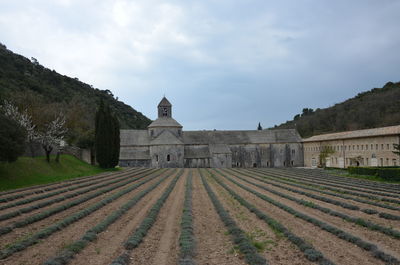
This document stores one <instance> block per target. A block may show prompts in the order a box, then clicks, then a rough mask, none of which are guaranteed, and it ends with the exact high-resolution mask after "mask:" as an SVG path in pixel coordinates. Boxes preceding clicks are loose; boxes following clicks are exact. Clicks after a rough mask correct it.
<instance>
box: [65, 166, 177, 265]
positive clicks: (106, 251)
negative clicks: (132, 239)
mask: <svg viewBox="0 0 400 265" xmlns="http://www.w3.org/2000/svg"><path fill="white" fill-rule="evenodd" d="M174 176H175V174H174V175H171V174H170V177H169V178H168V179H167V180H166V181H164V182H163V183H161V184H160V185H159V186H158V187H157V188H156V189H155V190H153V191H152V192H150V193H149V194H147V195H146V196H145V197H144V198H143V199H142V200H141V201H140V202H139V203H138V204H137V205H135V206H134V207H133V208H132V209H130V210H129V211H128V212H127V213H126V214H125V215H124V216H123V217H121V218H120V219H119V220H117V221H116V222H115V223H114V224H112V225H111V226H110V227H109V228H108V229H107V230H106V231H105V232H103V233H100V234H99V235H98V238H97V240H96V241H94V242H92V243H91V244H89V245H88V246H87V247H86V248H85V249H84V250H83V251H82V252H81V253H79V254H77V255H76V256H75V258H74V259H73V260H72V262H71V263H70V264H71V265H99V264H105V265H108V264H110V263H111V262H112V260H113V258H114V257H116V256H118V255H119V254H120V252H121V251H122V249H123V247H122V245H123V243H124V242H125V241H126V239H127V238H128V236H129V234H130V233H131V231H133V230H134V229H135V228H136V227H137V226H139V224H140V223H141V222H142V220H143V219H144V217H145V216H146V214H147V212H148V211H149V210H150V208H151V207H152V206H153V204H154V203H155V202H156V201H157V200H158V198H159V197H160V196H161V194H162V193H163V192H164V190H165V189H166V187H167V186H168V185H169V184H170V182H171V181H172V179H173V177H174Z"/></svg>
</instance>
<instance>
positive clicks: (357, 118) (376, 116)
mask: <svg viewBox="0 0 400 265" xmlns="http://www.w3.org/2000/svg"><path fill="white" fill-rule="evenodd" d="M399 124H400V82H397V83H393V82H388V83H386V85H385V86H383V87H382V88H374V89H371V90H370V91H367V92H363V93H359V94H358V95H357V96H355V97H353V98H351V99H348V100H346V101H344V102H342V103H338V104H335V105H334V106H332V107H329V108H325V109H316V110H313V109H310V108H304V109H303V111H302V113H301V114H297V115H295V116H294V118H293V120H291V121H287V122H286V123H283V124H281V125H278V126H275V127H274V128H277V129H285V128H296V129H297V130H298V131H299V133H300V135H301V136H302V137H304V138H305V137H310V136H313V135H318V134H324V133H333V132H341V131H349V130H360V129H369V128H376V127H384V126H392V125H399Z"/></svg>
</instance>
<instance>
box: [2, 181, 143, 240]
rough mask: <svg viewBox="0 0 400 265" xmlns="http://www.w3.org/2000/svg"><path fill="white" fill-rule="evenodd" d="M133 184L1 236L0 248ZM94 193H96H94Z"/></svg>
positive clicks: (9, 222) (8, 223)
mask: <svg viewBox="0 0 400 265" xmlns="http://www.w3.org/2000/svg"><path fill="white" fill-rule="evenodd" d="M146 178H147V177H145V178H144V179H146ZM144 179H141V180H140V181H142V180H144ZM134 183H136V182H132V183H129V184H127V185H124V186H122V187H119V188H117V189H114V190H112V191H109V192H107V193H104V194H102V195H100V196H98V197H95V198H92V199H90V200H88V201H86V202H84V203H81V204H78V205H76V206H73V207H71V208H69V209H66V210H64V211H61V212H59V213H56V214H54V215H52V216H49V217H47V218H45V219H43V220H40V221H37V222H34V223H32V224H29V225H27V226H24V227H20V228H15V229H14V230H13V231H12V232H10V233H8V234H5V235H2V236H1V239H2V240H1V242H0V248H3V247H4V246H6V245H7V244H10V243H11V242H14V241H16V240H18V239H20V238H24V237H26V236H29V235H31V234H33V233H36V232H38V231H40V230H41V229H43V228H45V227H47V226H49V225H51V224H54V223H56V222H58V221H60V220H62V219H64V218H65V217H67V216H69V215H71V214H73V213H75V212H78V211H80V210H83V209H85V208H86V207H88V206H89V205H91V204H93V203H96V202H98V201H101V200H103V199H104V198H106V197H108V196H110V195H111V194H114V193H117V192H119V191H121V190H123V189H126V188H127V187H128V186H130V185H133V184H134ZM94 192H96V191H94ZM92 193H93V192H92ZM88 194H90V193H88ZM88 194H85V195H88ZM76 199H78V197H76V198H71V199H68V200H65V201H63V202H62V203H58V204H56V205H53V207H57V206H58V205H61V204H64V203H67V202H69V201H72V200H76ZM53 207H50V208H48V209H51V208H53ZM43 211H45V210H43ZM40 212H42V211H40ZM34 214H37V212H35V213H31V214H27V215H24V216H22V217H19V218H17V219H15V220H12V221H8V222H7V223H5V224H4V225H11V224H12V223H13V222H15V221H19V220H23V219H25V218H26V217H28V216H31V215H34ZM2 226H3V224H2Z"/></svg>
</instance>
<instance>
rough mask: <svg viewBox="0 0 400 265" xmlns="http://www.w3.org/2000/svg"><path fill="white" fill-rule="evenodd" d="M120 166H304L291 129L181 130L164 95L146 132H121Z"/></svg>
mask: <svg viewBox="0 0 400 265" xmlns="http://www.w3.org/2000/svg"><path fill="white" fill-rule="evenodd" d="M120 137H121V149H120V161H119V164H120V166H124V167H154V168H172V167H174V168H181V167H217V168H222V167H296V166H303V164H304V159H303V147H302V139H301V137H300V135H299V134H298V133H297V131H296V130H293V129H287V130H248V131H217V130H213V131H206V130H204V131H183V130H182V125H181V124H179V123H178V122H177V121H176V120H174V119H173V118H172V105H171V103H170V102H169V101H168V100H167V99H166V98H165V97H164V98H163V99H162V100H161V102H160V103H159V104H158V119H156V120H155V121H154V122H153V123H151V124H150V125H149V126H148V128H147V130H121V134H120Z"/></svg>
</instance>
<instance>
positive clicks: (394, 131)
mask: <svg viewBox="0 0 400 265" xmlns="http://www.w3.org/2000/svg"><path fill="white" fill-rule="evenodd" d="M384 135H400V125H396V126H389V127H381V128H373V129H365V130H357V131H347V132H338V133H329V134H321V135H316V136H312V137H310V138H306V139H303V142H305V143H306V142H319V141H328V140H341V139H351V138H364V137H374V136H384Z"/></svg>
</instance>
